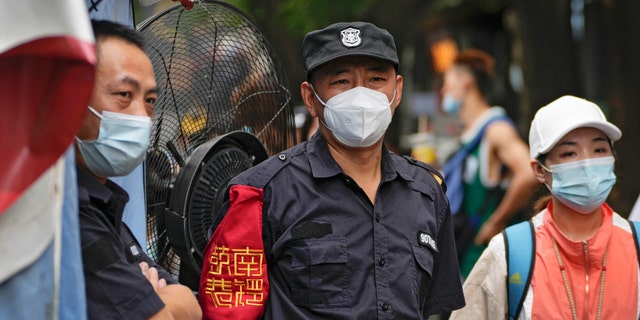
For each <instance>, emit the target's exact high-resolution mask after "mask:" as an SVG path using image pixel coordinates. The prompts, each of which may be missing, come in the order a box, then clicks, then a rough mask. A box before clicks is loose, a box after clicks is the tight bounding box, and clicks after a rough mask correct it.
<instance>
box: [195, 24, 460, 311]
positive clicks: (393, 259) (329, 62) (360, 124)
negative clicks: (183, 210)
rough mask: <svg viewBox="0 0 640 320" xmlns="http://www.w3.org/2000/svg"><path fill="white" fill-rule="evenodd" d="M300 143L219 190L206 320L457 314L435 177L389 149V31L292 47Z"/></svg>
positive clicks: (394, 92) (338, 30)
mask: <svg viewBox="0 0 640 320" xmlns="http://www.w3.org/2000/svg"><path fill="white" fill-rule="evenodd" d="M302 51H303V58H304V62H305V69H306V70H305V71H306V73H307V77H308V81H305V82H303V83H302V85H301V88H300V89H301V95H302V99H303V100H304V103H305V105H306V107H307V109H308V110H309V113H310V114H311V116H313V117H314V118H317V119H318V122H319V128H318V131H316V133H315V134H313V136H311V138H310V139H309V140H308V141H306V142H303V143H301V144H298V145H297V146H294V147H293V148H291V149H289V150H286V151H284V152H282V153H280V154H278V155H275V156H274V157H271V158H270V159H268V160H266V161H264V162H262V163H260V164H259V165H257V166H256V167H253V168H251V169H249V170H247V171H245V172H244V173H242V174H240V175H238V176H237V177H235V178H234V179H233V180H232V181H231V182H230V188H229V192H228V197H227V201H226V202H225V205H224V207H223V208H222V213H223V214H224V218H223V220H222V222H221V223H220V225H219V227H218V228H217V229H216V230H215V232H214V233H213V236H212V238H211V239H210V241H209V243H208V246H207V248H206V250H205V255H206V256H205V259H204V260H205V263H204V265H203V268H202V269H203V273H202V276H201V280H200V290H199V295H198V299H199V302H200V305H201V306H202V308H203V313H204V316H205V317H204V318H205V319H256V318H264V319H426V318H427V317H428V316H429V315H431V314H438V313H446V312H449V311H451V310H454V309H457V308H460V307H462V306H463V305H464V297H463V296H462V293H461V288H460V287H461V285H460V277H459V274H458V268H457V260H456V254H455V247H454V243H453V232H452V226H451V216H450V214H449V206H448V202H447V200H446V198H445V195H444V192H443V188H442V187H441V186H440V185H439V183H440V182H441V178H440V176H439V174H438V173H437V172H436V171H435V170H434V169H433V168H431V167H430V166H429V165H427V164H424V163H420V162H418V161H416V160H413V159H410V158H404V157H401V156H398V155H395V154H393V153H391V152H390V151H388V150H387V149H386V148H385V146H384V143H383V140H384V133H385V131H386V130H387V127H388V126H389V123H390V122H391V119H392V115H393V113H394V112H395V110H396V108H397V107H398V105H399V104H400V101H401V99H402V88H403V79H402V76H400V75H399V74H398V73H397V70H398V66H399V61H398V56H397V53H396V47H395V43H394V39H393V37H392V36H391V34H390V33H389V32H387V31H386V30H384V29H381V28H378V27H377V26H375V25H373V24H371V23H366V22H343V23H336V24H333V25H330V26H328V27H326V28H324V29H322V30H316V31H312V32H310V33H308V34H307V35H306V37H305V39H304V41H303V43H302Z"/></svg>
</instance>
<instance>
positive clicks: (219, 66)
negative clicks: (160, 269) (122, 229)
mask: <svg viewBox="0 0 640 320" xmlns="http://www.w3.org/2000/svg"><path fill="white" fill-rule="evenodd" d="M139 29H140V32H141V33H142V35H143V36H144V38H145V42H146V51H147V54H148V56H149V58H150V60H151V62H152V64H153V66H154V71H155V76H156V81H157V84H158V88H159V92H160V93H159V96H158V100H157V102H156V104H155V110H154V123H153V128H152V136H151V145H150V148H149V152H148V154H147V166H146V170H147V172H146V189H147V192H146V197H147V247H148V248H147V252H148V254H149V256H150V257H151V258H152V259H154V260H156V261H158V262H159V263H161V264H163V266H164V267H165V268H167V269H168V270H170V271H171V272H172V274H173V275H174V276H177V274H178V273H179V271H178V269H179V265H180V259H179V257H178V256H177V255H176V254H175V252H173V250H172V249H171V248H170V246H169V244H168V238H167V235H166V228H165V226H164V219H163V218H162V214H163V210H164V209H165V208H166V207H167V201H168V199H169V197H170V193H171V189H172V187H173V183H174V182H175V179H176V177H177V175H178V173H179V171H180V170H181V168H183V167H184V164H185V161H186V160H187V159H188V158H189V156H190V155H191V154H192V153H193V151H194V150H195V149H196V148H197V147H198V146H199V145H201V144H203V143H205V142H207V141H209V140H211V139H213V138H215V137H217V136H220V135H223V134H225V133H228V132H231V131H236V130H243V131H247V132H250V133H252V134H254V135H255V136H256V137H257V138H258V139H259V140H260V141H261V142H262V143H263V144H264V146H265V147H266V148H267V151H268V152H269V154H270V155H272V154H275V153H277V152H280V151H282V150H284V149H286V148H288V147H290V146H292V145H293V144H295V125H294V119H293V110H292V107H291V106H290V104H289V102H290V99H291V95H290V93H289V91H288V90H287V88H286V76H285V73H284V69H283V68H282V66H281V65H280V63H279V62H278V60H277V59H276V57H275V54H274V51H273V50H272V48H271V47H270V45H269V42H268V41H267V39H266V38H264V36H263V35H262V33H261V32H260V30H258V28H257V27H256V26H255V25H254V24H253V23H252V22H251V21H250V20H249V19H248V18H247V17H246V16H245V15H244V14H243V13H241V12H240V11H238V10H237V9H236V8H234V7H232V6H230V5H228V4H225V3H221V2H217V1H206V2H205V1H202V2H199V3H196V5H195V6H194V7H193V9H191V10H190V11H187V10H185V9H184V8H183V7H182V6H181V5H176V6H175V7H173V8H171V9H169V10H166V11H165V12H162V13H160V14H158V15H157V16H155V17H152V18H150V19H148V20H147V21H145V22H143V23H142V24H141V25H140V27H139Z"/></svg>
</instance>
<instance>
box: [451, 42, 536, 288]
mask: <svg viewBox="0 0 640 320" xmlns="http://www.w3.org/2000/svg"><path fill="white" fill-rule="evenodd" d="M493 76H494V60H493V58H492V57H491V56H489V55H488V54H487V53H485V52H483V51H480V50H477V49H467V50H464V51H462V52H460V53H459V54H458V55H457V57H456V58H455V60H454V62H453V63H452V65H451V66H450V67H449V68H448V69H447V70H446V71H445V74H444V83H443V86H442V90H441V93H442V96H443V101H442V108H443V110H444V111H445V112H447V113H449V114H454V115H457V117H458V119H459V121H460V122H461V124H462V126H463V131H462V134H461V137H460V141H461V143H462V145H463V146H464V145H465V144H468V143H471V141H473V140H474V138H475V137H476V136H477V135H482V138H481V140H480V143H478V145H477V146H475V148H474V149H472V150H471V152H469V155H468V156H467V158H466V159H465V161H464V166H465V167H464V174H463V180H464V196H463V200H462V206H461V212H460V214H463V215H464V217H465V218H466V220H467V221H468V222H467V224H470V227H468V228H466V229H465V230H466V231H459V230H458V234H456V240H457V241H460V242H466V241H465V240H464V238H467V239H469V241H468V242H469V244H468V245H462V246H461V247H460V246H459V247H458V248H459V250H460V251H461V252H458V254H459V257H460V258H459V259H460V273H461V275H462V277H463V278H465V277H466V276H467V275H468V273H469V272H470V271H471V268H472V267H473V265H474V264H475V262H476V261H477V259H478V258H479V257H480V254H481V253H482V251H483V250H484V248H485V246H486V243H487V242H488V241H489V240H490V239H491V237H493V236H494V235H496V234H498V233H499V232H501V231H502V230H503V229H504V228H505V227H506V226H507V225H508V223H509V222H511V221H512V218H513V217H514V215H515V214H516V213H518V212H519V211H520V210H522V209H523V208H525V207H526V206H527V205H528V204H530V201H531V197H532V195H533V193H534V191H535V189H536V187H537V181H536V179H535V176H534V175H533V174H532V172H531V169H530V168H529V148H528V146H527V144H526V143H525V142H524V141H523V140H522V138H521V137H520V135H519V134H518V132H517V131H516V128H515V127H514V125H513V124H512V123H511V121H509V120H508V118H507V117H506V113H505V110H504V109H503V108H501V107H497V106H491V105H490V104H489V102H488V98H489V97H490V94H491V87H492V82H493ZM485 125H486V128H485ZM462 233H464V234H462Z"/></svg>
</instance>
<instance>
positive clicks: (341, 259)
mask: <svg viewBox="0 0 640 320" xmlns="http://www.w3.org/2000/svg"><path fill="white" fill-rule="evenodd" d="M287 255H289V256H290V258H291V263H290V268H289V269H288V270H286V272H287V273H288V277H287V280H288V281H289V287H290V289H291V296H292V297H291V299H292V301H293V302H294V303H295V304H296V305H300V306H306V307H343V306H346V305H348V304H349V303H350V302H351V299H350V295H349V293H348V290H347V288H348V277H347V275H348V268H347V263H348V260H349V255H348V252H347V243H346V239H345V238H343V237H332V238H322V239H304V240H295V241H293V242H291V243H290V245H289V247H288V250H287Z"/></svg>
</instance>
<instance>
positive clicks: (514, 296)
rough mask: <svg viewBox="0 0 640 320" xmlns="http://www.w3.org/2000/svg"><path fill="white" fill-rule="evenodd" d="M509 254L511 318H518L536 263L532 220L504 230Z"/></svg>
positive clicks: (508, 285)
mask: <svg viewBox="0 0 640 320" xmlns="http://www.w3.org/2000/svg"><path fill="white" fill-rule="evenodd" d="M502 235H503V236H504V246H505V253H506V255H507V257H506V258H507V259H506V260H507V296H508V301H509V303H508V306H509V319H517V318H518V316H519V315H520V311H521V310H522V304H523V303H524V299H525V292H527V290H529V285H530V284H531V275H532V273H533V266H534V263H535V254H536V251H535V248H536V238H535V233H534V230H533V223H532V222H531V220H528V221H523V222H520V223H518V224H515V225H512V226H510V227H508V228H506V229H505V230H504V231H502Z"/></svg>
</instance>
